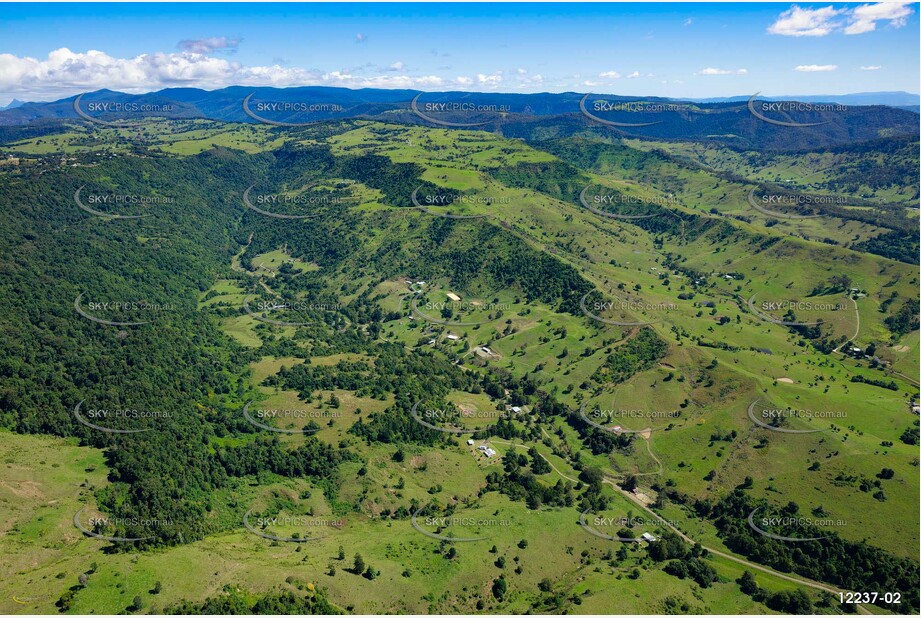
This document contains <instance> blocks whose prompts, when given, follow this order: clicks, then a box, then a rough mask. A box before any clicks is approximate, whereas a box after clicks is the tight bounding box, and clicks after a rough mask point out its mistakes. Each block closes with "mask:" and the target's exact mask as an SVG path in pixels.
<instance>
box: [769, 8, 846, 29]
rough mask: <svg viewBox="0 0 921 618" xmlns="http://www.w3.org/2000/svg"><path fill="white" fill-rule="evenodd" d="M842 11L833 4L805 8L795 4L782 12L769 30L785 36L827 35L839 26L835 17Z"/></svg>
mask: <svg viewBox="0 0 921 618" xmlns="http://www.w3.org/2000/svg"><path fill="white" fill-rule="evenodd" d="M842 12H844V11H843V10H838V9H836V8H835V7H833V6H826V7H824V8H821V9H803V8H800V7H798V6H796V5H795V4H794V5H793V6H792V7H790V9H788V10H786V11H784V12H783V13H781V14H780V16H779V17H778V18H777V21H775V22H774V23H773V24H771V25H770V26H769V27H768V32H770V33H771V34H782V35H784V36H825V35H826V34H831V33H832V31H833V30H834V29H835V28H837V27H838V24H836V22H835V21H834V19H835V17H837V16H838V15H840V14H841V13H842Z"/></svg>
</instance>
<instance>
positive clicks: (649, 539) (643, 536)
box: [640, 532, 656, 543]
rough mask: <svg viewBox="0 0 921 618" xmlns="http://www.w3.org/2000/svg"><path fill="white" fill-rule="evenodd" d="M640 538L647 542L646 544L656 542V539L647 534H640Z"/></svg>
mask: <svg viewBox="0 0 921 618" xmlns="http://www.w3.org/2000/svg"><path fill="white" fill-rule="evenodd" d="M640 538H641V539H643V540H644V541H648V542H650V543H652V542H653V541H655V540H656V537H654V536H652V535H651V534H649V533H648V532H644V533H643V534H641V535H640Z"/></svg>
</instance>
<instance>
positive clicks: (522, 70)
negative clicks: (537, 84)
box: [515, 67, 528, 75]
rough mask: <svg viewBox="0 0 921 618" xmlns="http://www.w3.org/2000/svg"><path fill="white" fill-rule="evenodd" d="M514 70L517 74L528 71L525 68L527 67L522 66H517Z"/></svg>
mask: <svg viewBox="0 0 921 618" xmlns="http://www.w3.org/2000/svg"><path fill="white" fill-rule="evenodd" d="M515 72H516V73H518V74H519V75H524V74H525V73H527V72H528V70H527V69H522V68H520V67H519V68H517V69H515Z"/></svg>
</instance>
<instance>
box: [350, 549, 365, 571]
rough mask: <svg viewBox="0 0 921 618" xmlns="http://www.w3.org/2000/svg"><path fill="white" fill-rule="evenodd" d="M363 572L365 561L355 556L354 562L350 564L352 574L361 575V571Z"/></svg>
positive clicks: (359, 555) (357, 555) (358, 555)
mask: <svg viewBox="0 0 921 618" xmlns="http://www.w3.org/2000/svg"><path fill="white" fill-rule="evenodd" d="M364 570H365V559H364V558H362V557H361V554H355V562H353V563H352V572H354V573H355V574H356V575H361V573H362V571H364Z"/></svg>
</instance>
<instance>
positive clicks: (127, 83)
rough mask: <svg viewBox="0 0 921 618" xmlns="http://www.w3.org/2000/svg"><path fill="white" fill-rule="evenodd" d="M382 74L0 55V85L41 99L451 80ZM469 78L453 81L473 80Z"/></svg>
mask: <svg viewBox="0 0 921 618" xmlns="http://www.w3.org/2000/svg"><path fill="white" fill-rule="evenodd" d="M384 73H385V74H383V75H366V74H364V73H362V74H358V73H356V72H355V71H353V70H340V71H322V70H319V69H305V68H300V67H286V66H281V65H280V64H278V63H276V64H272V65H267V66H244V65H242V64H241V63H239V62H232V61H230V60H229V59H227V58H222V57H214V56H208V55H206V54H198V53H191V52H176V53H154V54H141V55H139V56H135V57H133V58H115V57H113V56H110V55H108V54H106V53H104V52H102V51H98V50H89V51H87V52H74V51H71V50H69V49H67V48H65V47H62V48H60V49H56V50H54V51H52V52H51V53H49V54H48V57H47V58H45V59H39V58H32V57H28V56H15V55H13V54H0V90H2V91H4V92H7V93H10V94H14V93H24V94H28V96H30V97H31V98H33V99H36V100H43V99H48V98H53V97H65V96H70V95H74V94H77V93H79V92H86V91H90V90H99V89H101V88H110V89H113V90H121V91H123V92H130V93H141V92H150V91H152V90H158V89H161V88H168V87H175V86H187V87H196V88H205V89H214V88H224V87H226V86H230V85H245V86H276V87H287V86H341V87H347V88H417V87H438V86H442V85H444V84H446V83H450V80H445V79H443V78H441V77H438V76H436V75H421V76H420V75H408V74H406V73H405V72H403V71H385V72H384ZM501 79H502V78H501V74H495V75H481V76H478V82H479V83H480V84H481V85H485V86H490V85H497V84H498V83H499V82H500V81H501ZM468 80H469V78H466V79H462V78H458V80H456V81H455V82H454V83H455V84H456V85H457V86H460V87H464V86H470V85H472V84H473V81H472V80H469V81H468Z"/></svg>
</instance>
